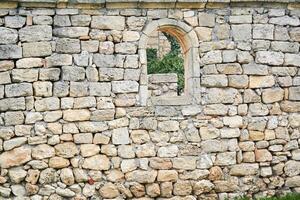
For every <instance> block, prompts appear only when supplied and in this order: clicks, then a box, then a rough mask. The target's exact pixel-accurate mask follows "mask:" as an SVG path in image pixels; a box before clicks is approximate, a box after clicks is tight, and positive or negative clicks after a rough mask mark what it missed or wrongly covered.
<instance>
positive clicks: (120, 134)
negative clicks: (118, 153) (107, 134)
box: [112, 128, 130, 144]
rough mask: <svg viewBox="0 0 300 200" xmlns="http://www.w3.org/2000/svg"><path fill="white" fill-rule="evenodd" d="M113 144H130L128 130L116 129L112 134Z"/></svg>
mask: <svg viewBox="0 0 300 200" xmlns="http://www.w3.org/2000/svg"><path fill="white" fill-rule="evenodd" d="M112 143H113V144H129V143H130V139H129V133H128V129H127V128H118V129H114V130H113V132H112Z"/></svg>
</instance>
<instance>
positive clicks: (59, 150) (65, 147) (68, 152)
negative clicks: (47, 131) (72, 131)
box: [54, 142, 79, 158]
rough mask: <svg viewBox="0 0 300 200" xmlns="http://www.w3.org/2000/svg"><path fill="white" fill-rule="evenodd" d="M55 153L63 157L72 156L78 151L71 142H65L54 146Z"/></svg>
mask: <svg viewBox="0 0 300 200" xmlns="http://www.w3.org/2000/svg"><path fill="white" fill-rule="evenodd" d="M54 148H55V154H56V155H57V156H60V157H63V158H72V157H74V156H75V155H77V154H78V153H79V150H78V149H77V147H76V145H75V144H74V143H72V142H65V143H61V144H57V145H55V146H54Z"/></svg>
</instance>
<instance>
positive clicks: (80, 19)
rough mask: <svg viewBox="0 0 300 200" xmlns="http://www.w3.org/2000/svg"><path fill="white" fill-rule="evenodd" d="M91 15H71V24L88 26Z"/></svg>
mask: <svg viewBox="0 0 300 200" xmlns="http://www.w3.org/2000/svg"><path fill="white" fill-rule="evenodd" d="M91 19H92V18H91V16H89V15H72V16H71V21H72V26H80V27H82V26H89V25H90V23H91Z"/></svg>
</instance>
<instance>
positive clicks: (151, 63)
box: [147, 33, 184, 94]
mask: <svg viewBox="0 0 300 200" xmlns="http://www.w3.org/2000/svg"><path fill="white" fill-rule="evenodd" d="M164 35H165V36H166V37H167V39H168V41H169V42H170V43H171V51H170V52H169V53H168V54H166V55H165V56H164V57H163V58H162V59H159V58H158V57H157V49H152V48H148V49H147V63H148V74H161V73H176V74H177V77H178V91H177V92H178V94H180V93H182V92H183V89H184V67H183V63H184V60H183V58H182V55H181V49H180V45H179V43H178V42H177V40H176V39H175V38H174V37H173V36H171V35H169V34H166V33H164Z"/></svg>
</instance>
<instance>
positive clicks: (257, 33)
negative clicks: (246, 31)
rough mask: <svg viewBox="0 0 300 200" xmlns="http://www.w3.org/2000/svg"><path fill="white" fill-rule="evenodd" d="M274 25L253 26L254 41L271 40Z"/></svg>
mask: <svg viewBox="0 0 300 200" xmlns="http://www.w3.org/2000/svg"><path fill="white" fill-rule="evenodd" d="M273 32H274V25H271V24H255V25H254V26H253V38H254V39H267V40H273V35H274V33H273Z"/></svg>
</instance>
